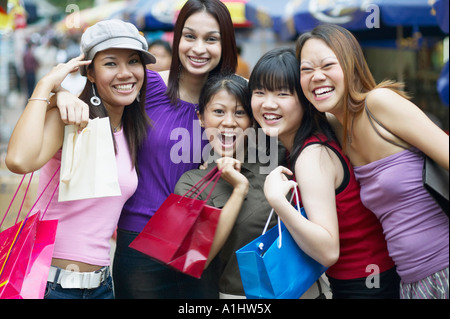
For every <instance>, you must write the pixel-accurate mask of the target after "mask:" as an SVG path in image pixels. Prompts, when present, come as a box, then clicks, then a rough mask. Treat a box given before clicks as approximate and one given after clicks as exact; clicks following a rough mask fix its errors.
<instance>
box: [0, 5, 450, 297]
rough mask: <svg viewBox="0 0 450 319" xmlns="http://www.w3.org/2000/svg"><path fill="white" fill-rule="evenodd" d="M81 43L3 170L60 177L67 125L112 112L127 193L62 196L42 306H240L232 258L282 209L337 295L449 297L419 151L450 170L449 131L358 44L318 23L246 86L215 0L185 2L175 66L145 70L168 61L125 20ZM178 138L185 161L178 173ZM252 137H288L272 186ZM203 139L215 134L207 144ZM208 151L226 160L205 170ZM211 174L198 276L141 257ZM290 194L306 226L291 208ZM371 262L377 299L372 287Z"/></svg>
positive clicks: (100, 27)
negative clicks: (148, 229)
mask: <svg viewBox="0 0 450 319" xmlns="http://www.w3.org/2000/svg"><path fill="white" fill-rule="evenodd" d="M81 48H82V55H81V56H80V57H78V58H75V59H73V60H71V61H69V62H68V63H66V64H62V65H58V66H56V67H55V68H54V69H53V70H52V71H51V72H50V73H49V74H48V75H47V76H46V77H44V78H43V79H41V80H40V81H39V83H38V84H37V86H36V89H35V90H34V92H33V95H32V96H31V98H30V100H29V102H28V105H27V107H26V109H25V111H24V113H23V114H22V116H21V117H20V119H19V121H18V124H17V126H16V128H15V130H14V132H13V134H12V136H11V140H10V143H9V147H8V153H7V158H6V163H7V165H8V168H9V169H10V170H11V171H13V172H16V173H26V172H30V171H35V170H38V169H41V174H40V189H41V188H42V185H46V184H47V182H48V180H49V179H50V178H51V174H52V173H53V172H54V170H55V168H56V167H58V166H60V165H61V164H60V163H61V147H62V141H63V132H64V125H66V124H76V125H79V127H80V129H83V128H84V127H85V126H86V125H87V123H88V120H89V119H90V118H94V117H104V116H108V117H109V119H110V122H111V131H112V134H113V136H114V140H115V150H116V159H117V163H118V173H119V184H120V187H121V191H122V195H121V196H118V197H117V198H114V200H113V198H108V199H105V198H103V199H88V200H80V201H76V202H75V201H74V202H64V203H63V202H58V200H57V198H54V199H53V200H52V203H51V205H50V207H49V209H48V211H47V214H46V216H45V218H49V219H58V220H59V224H58V231H57V237H56V245H55V253H54V258H53V261H52V267H51V271H50V276H49V281H48V285H47V292H46V298H86V297H90V298H113V297H114V296H115V297H116V298H219V297H220V298H227V297H230V298H239V297H245V293H244V290H243V287H242V283H241V279H240V274H239V269H238V266H237V260H236V256H235V251H236V250H237V249H239V248H241V247H243V246H244V245H245V244H247V243H248V242H250V241H251V240H253V239H254V238H256V237H257V236H259V235H260V234H261V232H262V229H263V228H264V224H265V222H266V220H267V218H268V215H269V213H270V210H271V208H274V209H275V211H276V213H277V214H278V215H279V216H280V218H281V219H282V220H283V223H284V224H285V225H286V227H287V228H288V230H289V232H290V233H291V235H292V237H293V238H294V239H295V241H296V242H297V244H298V245H299V247H300V248H301V249H302V250H303V251H304V252H306V253H307V254H308V255H309V256H311V257H312V258H314V259H315V260H317V261H318V262H320V263H321V264H322V265H324V266H326V267H328V270H327V272H326V274H327V279H328V281H329V283H330V287H331V293H332V296H333V298H448V261H449V252H448V247H449V236H448V229H449V224H448V217H447V216H446V215H445V213H444V212H443V211H442V210H441V208H440V207H439V206H438V205H437V204H436V203H435V202H434V200H433V198H432V197H431V196H430V195H429V194H428V193H427V191H426V190H425V189H424V187H423V186H422V182H421V181H422V167H423V158H424V155H427V156H429V157H430V158H432V159H433V160H434V161H436V162H437V163H438V164H439V165H441V166H442V167H444V168H445V169H446V170H447V171H448V168H449V149H448V142H449V138H448V135H447V134H445V133H444V132H443V131H442V130H440V129H439V128H438V127H437V126H435V125H434V124H433V122H431V121H430V120H429V119H428V118H427V117H426V116H425V114H424V113H423V112H422V111H420V109H419V108H418V107H417V106H415V105H414V104H412V103H411V102H409V101H408V99H407V97H406V95H405V94H404V93H402V92H401V90H400V89H401V87H400V85H399V84H396V83H393V82H383V83H381V84H379V85H377V84H376V83H375V81H374V80H373V77H372V75H371V73H370V71H369V68H368V66H367V64H366V62H365V60H364V56H363V53H362V51H361V48H360V46H359V44H358V43H357V41H356V40H355V38H354V37H353V36H352V35H351V33H350V32H348V31H347V30H345V29H343V28H341V27H338V26H334V25H322V26H319V27H317V28H315V29H314V30H312V31H311V32H308V33H305V34H302V35H301V36H300V37H299V39H298V41H297V48H296V52H295V51H294V50H293V49H289V48H286V49H285V48H280V49H274V50H272V51H270V52H268V53H266V54H265V55H263V56H262V57H261V58H260V60H259V61H258V63H257V64H256V65H255V67H254V68H253V71H252V73H251V76H250V79H248V81H247V80H246V79H244V78H242V77H240V76H237V75H235V74H234V73H235V70H236V64H237V54H236V43H235V37H234V31H233V25H232V22H231V17H230V14H229V12H228V10H227V8H226V7H225V5H224V4H223V3H222V2H220V1H219V0H189V1H187V2H186V4H185V5H184V6H183V8H182V9H181V11H180V13H179V16H178V18H177V21H176V23H175V27H174V41H173V56H172V63H171V67H170V70H168V71H163V72H159V73H157V72H154V71H150V70H146V67H145V65H146V64H148V63H154V61H155V59H154V57H153V56H151V55H150V54H149V53H148V52H147V51H146V50H147V44H146V43H145V39H143V38H142V37H141V36H140V35H139V33H138V31H137V30H136V29H135V27H134V26H132V25H131V24H128V23H125V22H122V21H119V20H107V21H103V22H99V23H97V24H96V25H94V26H93V27H91V28H88V29H87V30H86V31H85V33H84V35H83V38H82V40H81ZM79 68H80V69H81V70H82V71H83V72H84V74H86V76H87V79H88V81H87V83H86V87H85V89H84V91H83V93H82V94H81V96H80V97H79V98H77V97H74V96H72V95H71V94H70V93H68V92H66V91H64V90H62V89H61V88H60V83H61V82H62V80H63V79H64V78H65V76H66V75H67V74H69V73H70V72H72V71H75V70H77V69H79ZM51 93H55V94H54V96H52V97H51V98H50V97H49V96H50V94H51ZM92 97H97V99H92ZM98 101H100V103H97V102H98ZM179 128H182V129H183V130H184V131H185V132H186V133H188V134H185V135H183V137H186V136H187V137H188V143H187V144H189V145H186V147H188V148H189V156H190V159H189V160H188V161H181V162H179V161H178V162H175V161H173V160H172V158H171V154H172V153H171V150H172V149H173V147H174V145H176V144H177V143H179V140H178V139H176V138H174V137H173V132H174V131H177V130H178V129H179ZM249 128H254V129H261V130H263V131H264V132H265V133H266V134H267V135H268V136H269V137H271V138H278V140H279V142H280V148H281V149H277V151H278V155H279V156H278V157H279V158H278V161H279V162H278V163H279V166H278V167H277V168H275V169H274V170H272V171H271V172H270V173H269V174H265V173H264V170H261V169H260V168H261V167H263V166H264V165H266V164H263V163H260V161H256V162H254V161H248V160H247V159H248V156H246V157H245V160H244V161H239V160H238V159H237V157H236V150H238V149H240V147H241V145H242V143H246V135H245V134H244V132H245V130H246V129H249ZM197 130H201V132H203V131H204V130H205V131H207V130H215V132H216V134H212V135H209V136H208V137H209V141H207V140H203V139H201V141H199V140H195V139H196V138H197V139H199V137H198V136H197V135H196V134H194V132H195V131H197ZM178 137H179V136H178ZM391 141H392V142H394V143H391ZM430 141H431V142H430ZM208 142H209V143H210V145H209V146H210V147H211V148H212V149H213V150H214V152H215V153H216V154H218V155H219V159H218V160H216V161H215V162H212V163H208V165H203V166H202V167H201V168H199V165H200V164H202V163H201V162H199V161H198V160H196V159H198V158H199V157H198V156H197V155H198V154H202V150H203V148H204V147H205V146H206V144H208ZM247 142H248V141H247ZM245 145H246V146H247V148H244V149H246V150H247V152H249V149H248V148H249V147H251V146H250V145H249V143H246V144H245ZM205 166H206V167H205ZM215 166H217V167H218V168H220V169H222V175H221V179H220V180H219V182H218V184H217V186H216V189H215V191H214V192H213V194H212V196H211V197H210V199H209V202H208V204H210V205H213V206H216V207H220V208H221V209H222V212H221V215H220V219H219V224H218V227H217V231H216V235H215V237H214V242H213V246H212V249H211V252H210V256H209V258H208V263H207V268H206V269H205V271H204V273H203V275H202V278H201V279H195V278H193V277H190V276H188V275H185V274H182V273H180V272H177V271H175V270H172V269H171V268H168V267H166V266H164V265H162V264H160V263H159V262H156V261H154V260H152V259H151V258H149V257H147V256H145V255H143V254H141V253H139V252H137V251H135V250H133V249H132V248H129V247H128V246H129V244H130V243H131V242H132V241H133V240H134V238H135V237H136V236H137V235H138V234H139V232H140V231H141V230H142V229H143V228H144V226H145V225H146V223H147V222H148V220H149V219H150V218H151V216H152V215H153V214H154V213H155V211H156V210H157V209H158V208H159V206H160V205H161V204H162V202H163V201H164V200H165V198H166V197H167V196H168V195H169V194H170V193H172V192H175V193H178V194H184V193H185V191H186V190H187V189H189V188H190V187H191V186H192V185H194V184H195V183H196V182H197V181H198V180H199V179H201V178H202V177H203V176H205V175H206V174H207V173H208V172H209V171H210V170H211V169H212V168H214V167H215ZM53 183H58V178H56V179H55V181H53ZM293 187H298V190H299V193H300V195H301V201H300V203H299V204H300V205H302V206H303V207H304V209H305V211H306V214H307V218H305V217H303V216H301V215H300V214H298V212H297V210H296V209H295V208H294V207H293V206H292V205H291V204H290V203H289V201H288V200H287V199H286V196H287V195H288V193H289V192H290V191H291V190H292V188H293ZM217 190H219V191H217ZM42 202H44V201H42ZM37 209H39V207H37ZM99 216H101V218H99ZM116 226H117V247H116V250H115V255H114V264H113V267H112V274H111V272H110V259H109V249H110V247H109V241H108V240H109V238H110V237H111V236H112V234H113V232H114V231H115V228H116ZM280 262H283V261H280ZM69 265H76V266H77V267H78V272H76V275H79V276H80V277H83V278H84V277H89V278H91V279H92V280H89V285H87V286H86V285H78V286H77V285H75V286H70V287H67V285H66V286H64V285H62V283H64V282H65V281H64V280H63V279H64V276H67V275H72V276H73V275H74V272H73V271H67V270H66V268H67V267H68V266H69ZM369 266H370V268H368V267H369ZM373 266H375V267H376V269H377V271H378V273H379V280H380V281H379V286H378V287H376V288H374V287H369V286H368V285H367V284H366V278H367V276H368V275H370V274H372V273H373V271H372V269H373ZM368 269H369V270H368ZM72 270H73V269H72ZM111 277H113V278H114V283H113V284H114V289H113V286H112V280H111V279H112V278H111ZM79 282H80V283H81V282H86V281H82V280H81V281H79ZM324 286H325V285H324V281H323V280H320V281H318V282H317V283H316V284H314V285H313V287H311V288H310V290H309V291H308V292H306V293H305V295H304V296H303V297H308V298H316V297H319V293H318V291H319V292H320V291H324V290H323V289H322V288H324ZM113 290H114V293H113Z"/></svg>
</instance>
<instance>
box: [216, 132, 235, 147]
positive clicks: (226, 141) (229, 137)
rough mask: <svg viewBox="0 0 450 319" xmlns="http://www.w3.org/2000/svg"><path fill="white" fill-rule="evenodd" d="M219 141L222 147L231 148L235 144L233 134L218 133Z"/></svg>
mask: <svg viewBox="0 0 450 319" xmlns="http://www.w3.org/2000/svg"><path fill="white" fill-rule="evenodd" d="M219 139H220V141H221V143H222V145H223V146H224V147H229V146H233V145H234V143H235V142H236V134H235V133H220V134H219Z"/></svg>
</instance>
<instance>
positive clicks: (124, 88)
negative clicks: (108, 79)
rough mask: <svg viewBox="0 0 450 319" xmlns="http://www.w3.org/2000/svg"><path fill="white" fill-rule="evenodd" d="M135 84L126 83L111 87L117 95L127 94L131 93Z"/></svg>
mask: <svg viewBox="0 0 450 319" xmlns="http://www.w3.org/2000/svg"><path fill="white" fill-rule="evenodd" d="M134 86H135V83H127V84H116V85H113V88H114V89H116V90H117V91H118V92H119V93H123V94H127V93H131V92H133V89H134Z"/></svg>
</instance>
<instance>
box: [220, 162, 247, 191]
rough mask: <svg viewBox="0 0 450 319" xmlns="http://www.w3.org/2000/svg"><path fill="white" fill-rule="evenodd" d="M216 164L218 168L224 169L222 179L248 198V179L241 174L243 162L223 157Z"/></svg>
mask: <svg viewBox="0 0 450 319" xmlns="http://www.w3.org/2000/svg"><path fill="white" fill-rule="evenodd" d="M216 163H217V168H218V169H219V170H220V169H222V175H221V177H222V178H223V179H224V180H225V181H227V182H228V183H230V184H231V186H233V188H234V189H235V190H239V191H241V192H242V194H243V195H244V196H246V195H247V193H248V184H249V183H248V179H247V178H246V177H245V176H244V175H242V174H241V165H242V164H241V162H240V161H238V160H236V159H234V158H231V157H222V158H219V159H218V160H217V161H216Z"/></svg>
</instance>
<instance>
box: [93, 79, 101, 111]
mask: <svg viewBox="0 0 450 319" xmlns="http://www.w3.org/2000/svg"><path fill="white" fill-rule="evenodd" d="M92 93H93V94H94V96H93V97H91V104H92V105H95V106H99V105H100V104H102V101H101V100H100V98H99V97H98V96H97V95H96V94H95V88H94V83H92Z"/></svg>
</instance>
